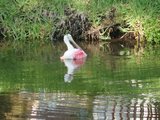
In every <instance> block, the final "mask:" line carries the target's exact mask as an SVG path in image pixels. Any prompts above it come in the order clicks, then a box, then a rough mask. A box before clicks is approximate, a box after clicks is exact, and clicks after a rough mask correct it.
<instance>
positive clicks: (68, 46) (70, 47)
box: [64, 39, 74, 50]
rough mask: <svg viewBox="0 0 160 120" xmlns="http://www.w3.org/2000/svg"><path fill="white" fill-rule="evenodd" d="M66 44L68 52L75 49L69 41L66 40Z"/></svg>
mask: <svg viewBox="0 0 160 120" xmlns="http://www.w3.org/2000/svg"><path fill="white" fill-rule="evenodd" d="M64 42H65V44H66V45H67V48H68V50H70V49H74V47H73V46H72V45H71V43H70V42H69V40H68V39H66V40H64Z"/></svg>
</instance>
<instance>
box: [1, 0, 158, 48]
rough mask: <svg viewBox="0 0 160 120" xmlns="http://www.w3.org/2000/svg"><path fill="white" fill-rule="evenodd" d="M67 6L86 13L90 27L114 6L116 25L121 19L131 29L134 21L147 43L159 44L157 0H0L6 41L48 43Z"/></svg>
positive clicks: (19, 45) (13, 43)
mask: <svg viewBox="0 0 160 120" xmlns="http://www.w3.org/2000/svg"><path fill="white" fill-rule="evenodd" d="M67 6H69V7H72V8H75V9H76V10H78V11H81V12H84V13H85V14H87V15H88V16H89V18H90V20H91V21H92V23H93V25H94V24H95V25H98V24H100V19H99V17H98V16H99V15H101V14H105V13H107V11H108V10H110V8H111V7H115V8H116V9H117V12H116V14H118V15H117V16H118V19H116V20H117V21H116V22H119V20H120V19H121V20H125V21H127V23H128V24H129V25H130V26H132V28H133V29H134V27H135V26H136V23H137V21H138V22H140V23H141V24H142V26H143V31H144V34H145V36H146V39H147V41H154V42H157V43H158V42H160V0H154V1H151V0H0V25H1V27H4V28H5V31H6V33H5V35H6V40H7V41H8V42H9V43H11V44H12V45H13V46H14V47H22V48H23V46H24V45H26V44H29V45H30V46H41V45H43V44H45V43H48V42H50V37H51V34H52V31H53V29H56V28H55V27H54V26H55V24H57V21H58V20H61V19H62V18H63V15H64V8H66V7H67Z"/></svg>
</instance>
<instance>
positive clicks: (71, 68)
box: [63, 58, 86, 83]
mask: <svg viewBox="0 0 160 120" xmlns="http://www.w3.org/2000/svg"><path fill="white" fill-rule="evenodd" d="M85 61H86V58H84V59H77V60H70V59H66V60H63V62H64V64H65V66H66V67H67V73H66V74H65V75H64V81H65V82H68V83H70V82H71V81H72V80H73V74H74V73H75V71H76V70H78V69H79V68H80V67H81V66H82V65H83V64H84V63H85Z"/></svg>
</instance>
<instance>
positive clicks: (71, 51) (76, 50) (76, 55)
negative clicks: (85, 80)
mask: <svg viewBox="0 0 160 120" xmlns="http://www.w3.org/2000/svg"><path fill="white" fill-rule="evenodd" d="M64 43H65V44H66V45H67V49H68V50H67V51H66V52H65V53H64V54H63V56H62V57H60V59H61V60H64V59H73V60H77V59H82V58H85V57H86V56H87V54H86V53H85V52H84V51H83V50H82V49H81V48H80V47H79V46H78V45H77V43H76V42H75V41H74V40H73V38H72V36H71V35H70V34H66V35H65V36H64ZM71 43H72V44H73V45H74V46H75V47H73V45H72V44H71Z"/></svg>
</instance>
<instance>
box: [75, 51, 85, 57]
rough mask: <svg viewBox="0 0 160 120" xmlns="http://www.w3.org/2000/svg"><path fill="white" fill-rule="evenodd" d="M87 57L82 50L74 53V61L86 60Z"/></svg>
mask: <svg viewBox="0 0 160 120" xmlns="http://www.w3.org/2000/svg"><path fill="white" fill-rule="evenodd" d="M85 56H86V55H85V53H84V51H82V50H77V51H75V52H74V57H73V58H74V59H81V58H84V57H85Z"/></svg>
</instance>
